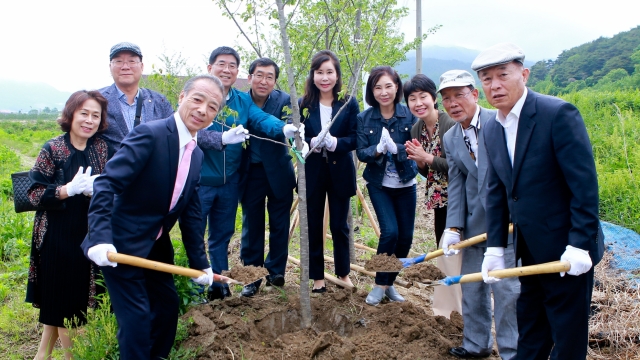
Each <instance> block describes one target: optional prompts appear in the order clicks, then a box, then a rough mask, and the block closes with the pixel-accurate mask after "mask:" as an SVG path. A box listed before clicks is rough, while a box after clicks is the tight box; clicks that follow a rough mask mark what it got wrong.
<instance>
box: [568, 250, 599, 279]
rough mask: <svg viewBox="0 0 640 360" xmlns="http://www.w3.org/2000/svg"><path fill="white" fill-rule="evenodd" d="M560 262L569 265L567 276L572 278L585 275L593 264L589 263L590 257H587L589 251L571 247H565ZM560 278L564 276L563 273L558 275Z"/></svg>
mask: <svg viewBox="0 0 640 360" xmlns="http://www.w3.org/2000/svg"><path fill="white" fill-rule="evenodd" d="M560 261H568V262H569V263H570V264H571V268H570V269H569V271H567V274H569V275H573V276H578V275H582V274H584V273H586V272H587V271H589V269H591V266H592V265H593V263H591V257H589V251H587V250H582V249H580V248H577V247H573V246H571V245H567V247H566V250H565V251H564V253H563V254H562V256H560ZM560 276H564V271H563V272H561V273H560Z"/></svg>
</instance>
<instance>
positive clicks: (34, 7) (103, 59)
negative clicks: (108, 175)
mask: <svg viewBox="0 0 640 360" xmlns="http://www.w3.org/2000/svg"><path fill="white" fill-rule="evenodd" d="M7 3H8V4H7ZM574 4H575V5H574ZM629 4H630V1H629V0H608V1H606V2H601V3H595V2H594V3H593V4H592V3H590V2H574V1H563V0H537V1H535V2H531V1H528V2H524V1H513V0H483V1H472V0H470V1H467V0H459V1H456V2H450V1H423V3H422V20H423V29H425V30H426V29H427V28H429V27H431V26H434V25H436V24H440V25H442V28H441V29H440V30H439V31H438V32H437V33H436V34H434V35H432V36H430V37H429V38H428V40H427V41H426V43H425V46H428V45H440V46H461V47H466V48H471V49H478V50H482V49H483V48H486V47H488V46H491V45H493V44H496V43H498V42H505V41H509V42H514V43H516V44H518V45H519V46H520V47H522V48H523V50H524V52H525V54H526V57H527V59H529V60H541V59H555V58H556V57H557V56H558V55H559V54H560V53H561V52H562V51H563V50H566V49H569V48H571V47H573V46H577V45H580V44H582V43H585V42H588V41H591V40H595V39H597V38H598V37H600V36H605V37H611V36H613V35H615V34H617V33H619V32H622V31H627V30H629V29H631V28H634V27H636V26H638V25H639V24H640V19H639V18H638V15H637V11H633V10H631V9H629ZM399 5H405V6H407V7H409V9H410V14H409V16H408V17H407V18H405V19H403V20H402V22H401V31H402V32H404V33H405V35H406V36H407V38H412V37H413V36H415V26H416V24H415V15H416V14H415V0H399ZM274 6H275V5H274ZM1 8H2V14H3V16H2V21H0V34H1V35H0V49H2V56H0V78H5V79H17V80H22V81H28V82H45V83H48V84H50V85H53V86H54V87H56V88H58V89H60V90H64V91H75V90H79V89H92V88H99V87H103V86H106V85H109V84H111V83H112V82H113V81H112V79H111V77H110V74H109V69H108V65H109V49H110V48H111V46H112V45H114V44H115V43H118V42H120V41H130V42H134V43H136V44H138V45H139V46H140V47H141V49H142V53H143V55H144V64H145V71H144V72H145V73H149V72H150V71H151V65H152V64H154V63H155V64H159V61H158V58H157V55H158V54H161V53H163V52H165V53H174V52H181V53H182V55H183V56H185V57H187V58H188V59H189V61H190V63H191V65H192V66H194V67H196V69H199V70H201V71H203V72H204V71H205V70H206V61H207V60H206V59H207V58H208V55H209V53H210V52H211V50H213V49H214V48H216V47H218V46H221V45H230V46H234V45H237V44H239V42H238V40H236V34H237V33H238V31H237V30H236V28H235V26H234V25H233V23H232V22H231V21H230V20H227V19H225V18H223V17H222V16H221V13H220V10H218V8H217V7H216V6H215V5H214V3H213V1H211V0H181V1H168V0H153V1H152V0H128V1H102V0H96V1H89V2H88V1H80V0H57V1H50V0H47V1H45V0H31V1H15V0H14V1H11V2H8V1H5V2H4V3H3V4H2V5H1ZM425 57H427V54H425Z"/></svg>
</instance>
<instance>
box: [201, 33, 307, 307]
mask: <svg viewBox="0 0 640 360" xmlns="http://www.w3.org/2000/svg"><path fill="white" fill-rule="evenodd" d="M239 66H240V56H239V55H238V53H237V52H236V51H235V50H234V49H232V48H230V47H227V46H221V47H219V48H216V49H215V50H213V52H212V53H211V56H210V57H209V65H207V71H208V72H209V74H211V75H214V76H216V77H218V78H220V80H221V81H222V84H223V85H224V91H225V94H224V96H225V97H226V101H227V106H226V107H225V109H223V110H222V111H221V112H220V113H219V114H218V117H217V118H216V119H215V120H214V122H213V124H212V125H211V126H210V127H209V128H208V129H206V130H201V131H200V132H199V133H198V136H199V137H200V136H201V133H202V136H203V138H206V137H207V136H208V135H209V134H208V133H212V132H213V133H215V132H221V131H225V130H229V129H232V130H229V131H235V129H242V130H238V131H244V130H243V127H244V128H247V129H249V130H250V132H251V133H252V134H256V135H257V136H259V137H264V138H269V139H272V140H276V141H279V142H284V141H285V138H292V137H293V136H294V134H295V131H296V130H297V129H296V127H295V126H294V125H292V124H286V123H285V122H284V121H282V120H281V119H280V118H278V117H275V116H273V115H270V114H269V113H267V112H265V111H263V110H262V109H260V107H258V106H257V105H256V104H255V103H254V101H253V99H252V97H251V95H250V94H249V93H244V92H240V91H238V90H237V89H234V88H233V87H232V86H233V84H234V83H235V82H236V79H237V78H238V67H239ZM256 75H257V74H256ZM261 76H262V77H263V80H266V79H267V77H269V76H270V75H268V74H267V73H261ZM273 76H275V74H274V75H273ZM258 92H259V91H258V90H257V87H256V94H258ZM260 92H261V90H260ZM258 96H260V95H258ZM287 98H288V96H287ZM265 102H268V101H267V100H265ZM281 110H282V107H280V109H278V111H281ZM300 136H301V137H302V138H303V139H304V125H301V126H300ZM222 140H223V144H224V143H225V141H224V138H223V139H222ZM256 140H257V139H256V138H252V139H251V141H250V143H251V145H253V142H254V141H256ZM273 145H274V146H278V147H282V148H283V149H286V147H285V146H283V145H277V144H273ZM304 145H305V148H304V149H303V152H304V150H305V149H306V150H307V151H308V145H307V144H304ZM202 148H203V151H204V161H203V163H202V171H201V178H200V185H201V186H200V190H199V194H200V200H201V202H202V217H203V219H202V232H203V233H204V231H205V228H206V225H207V220H209V237H208V242H209V260H210V261H211V267H212V269H213V271H214V272H217V273H220V272H222V271H223V270H227V269H228V267H229V264H228V258H227V251H228V246H229V241H230V240H231V236H233V233H234V230H235V219H236V211H237V208H238V201H239V200H240V199H241V198H242V195H243V192H244V188H245V187H244V185H245V183H246V181H244V180H245V179H246V175H247V174H246V172H244V171H242V169H243V168H245V167H248V166H249V165H250V164H247V165H248V166H242V163H243V162H248V161H250V159H252V158H255V157H251V156H243V147H242V145H241V144H233V145H227V146H226V147H225V149H224V150H223V151H216V150H215V149H213V148H212V149H209V148H208V147H207V146H206V145H204V146H202ZM280 151H283V150H280ZM285 152H286V150H285ZM245 154H246V153H245ZM250 154H252V153H250ZM278 154H280V153H278ZM260 155H261V159H263V160H264V159H266V158H267V157H278V158H279V157H280V156H279V155H276V154H274V153H265V152H260ZM243 158H244V159H243ZM269 160H271V159H269ZM274 161H281V162H278V163H277V164H276V165H275V166H274V169H275V170H273V171H276V172H287V171H289V169H290V167H291V162H290V161H289V160H288V159H286V160H284V159H283V160H279V159H278V160H274ZM291 171H292V170H291ZM241 175H242V176H241ZM283 186H284V184H283ZM287 187H288V188H289V189H292V187H289V185H287ZM289 191H290V190H289ZM247 192H254V189H252V188H247ZM288 196H290V197H292V196H293V195H292V194H290V195H288ZM290 197H289V199H291V198H290ZM289 204H291V200H289ZM287 216H288V213H287ZM260 221H261V222H262V223H263V224H264V218H263V219H262V220H260ZM286 227H287V236H288V226H286ZM262 237H264V231H263V233H262ZM287 239H288V238H287ZM262 241H264V239H263V240H262ZM284 244H285V246H286V242H285V243H284ZM285 251H286V250H285ZM274 255H275V254H274ZM283 256H284V259H285V265H286V257H287V255H286V252H285V254H284V255H283ZM280 257H282V256H281V255H278V261H280ZM243 259H244V258H243ZM245 261H246V259H245ZM267 263H269V259H268V261H267ZM246 265H249V264H248V263H246ZM278 268H282V274H283V273H284V266H282V265H280V266H279V267H278ZM270 270H272V269H270ZM278 271H279V270H278ZM277 274H280V273H274V274H272V275H274V276H275V275H277ZM282 274H280V275H282ZM268 280H274V281H276V280H275V279H271V277H270V278H269V279H268ZM276 282H277V283H281V284H284V278H282V280H277V281H276ZM258 285H259V284H258ZM256 290H257V287H256ZM247 294H248V293H246V292H245V295H247ZM253 294H255V291H253V293H252V294H251V295H253ZM230 295H231V293H230V291H229V288H228V287H227V286H220V285H219V284H214V285H213V286H212V287H211V288H210V290H209V294H208V298H209V300H214V299H223V298H225V297H227V296H230Z"/></svg>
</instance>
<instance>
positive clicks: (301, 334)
mask: <svg viewBox="0 0 640 360" xmlns="http://www.w3.org/2000/svg"><path fill="white" fill-rule="evenodd" d="M327 289H328V291H327V293H325V294H317V295H316V294H313V295H312V298H311V307H312V316H313V320H312V327H311V328H309V329H304V330H302V329H301V327H300V324H301V316H300V305H299V297H298V294H297V291H298V288H297V287H285V289H284V290H283V291H282V292H281V293H280V294H279V295H277V298H276V299H271V300H270V301H265V298H264V296H259V295H258V296H255V297H252V298H246V297H231V298H227V299H225V300H223V301H215V302H213V303H209V304H205V305H201V306H198V307H195V308H192V309H191V310H190V311H189V312H188V313H187V314H185V315H184V316H185V317H186V318H192V319H193V322H192V325H191V327H190V329H189V335H190V337H189V338H188V339H187V340H186V341H185V342H183V343H182V345H181V346H182V347H184V348H188V349H199V357H198V359H241V358H242V359H254V360H262V359H264V360H267V359H320V360H324V359H341V360H349V359H406V360H408V359H453V357H451V356H450V355H448V354H447V350H448V349H449V348H451V347H453V346H459V345H460V341H461V338H462V328H463V323H462V317H461V316H460V314H457V313H454V314H452V315H451V320H448V319H447V318H445V317H442V316H431V315H428V314H427V313H426V312H425V310H424V308H421V307H417V306H415V305H414V304H412V303H410V302H404V303H393V302H392V303H385V304H381V305H379V306H377V307H373V306H368V305H366V304H365V302H364V300H365V298H366V296H367V293H366V292H365V291H363V290H360V291H358V292H357V293H351V291H350V290H347V289H338V288H335V287H328V288H327Z"/></svg>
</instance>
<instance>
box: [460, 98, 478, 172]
mask: <svg viewBox="0 0 640 360" xmlns="http://www.w3.org/2000/svg"><path fill="white" fill-rule="evenodd" d="M479 116H480V106H477V105H476V113H475V114H474V115H473V118H472V119H471V123H470V124H469V126H468V127H467V128H466V129H463V128H462V126H460V128H461V129H462V137H463V138H464V137H465V136H467V137H468V138H469V141H470V142H471V150H472V151H473V156H475V158H476V160H475V161H476V166H478V132H479V131H480V121H479V120H478V117H479Z"/></svg>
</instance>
